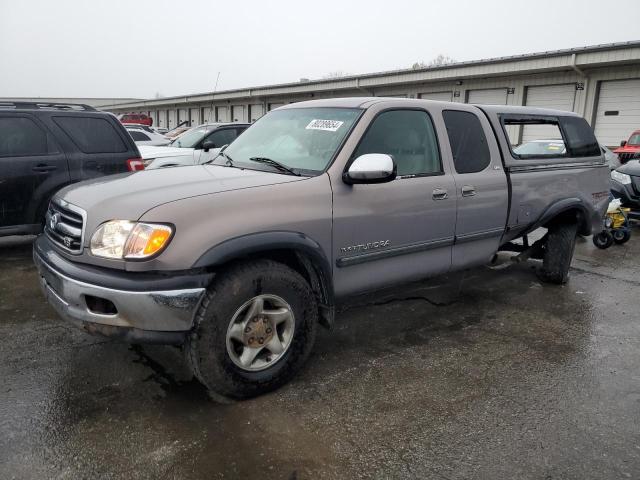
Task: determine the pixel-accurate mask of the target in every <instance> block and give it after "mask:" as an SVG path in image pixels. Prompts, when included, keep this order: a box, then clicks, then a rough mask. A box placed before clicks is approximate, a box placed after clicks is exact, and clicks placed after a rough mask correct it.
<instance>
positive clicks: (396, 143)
mask: <svg viewBox="0 0 640 480" xmlns="http://www.w3.org/2000/svg"><path fill="white" fill-rule="evenodd" d="M366 153H386V154H387V155H391V156H392V157H393V159H394V161H395V162H396V165H397V168H398V176H407V175H431V174H434V173H440V172H442V166H441V163H440V153H439V151H438V141H437V139H436V133H435V130H434V128H433V122H432V121H431V117H429V115H428V114H427V113H426V112H424V111H421V110H391V111H387V112H383V113H381V114H380V115H378V116H377V117H376V118H375V120H374V121H373V123H372V124H371V126H370V127H369V129H368V130H367V132H366V133H365V134H364V137H363V138H362V140H361V141H360V144H359V145H358V147H357V148H356V151H355V152H354V154H353V158H357V157H359V156H360V155H364V154H366Z"/></svg>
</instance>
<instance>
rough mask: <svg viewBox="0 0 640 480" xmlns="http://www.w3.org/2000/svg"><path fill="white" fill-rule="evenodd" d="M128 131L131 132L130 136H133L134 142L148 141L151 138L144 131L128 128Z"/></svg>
mask: <svg viewBox="0 0 640 480" xmlns="http://www.w3.org/2000/svg"><path fill="white" fill-rule="evenodd" d="M129 133H130V134H131V138H133V140H134V141H136V142H148V141H149V140H151V139H150V138H149V137H147V136H146V135H145V134H144V133H142V132H139V131H137V130H130V131H129Z"/></svg>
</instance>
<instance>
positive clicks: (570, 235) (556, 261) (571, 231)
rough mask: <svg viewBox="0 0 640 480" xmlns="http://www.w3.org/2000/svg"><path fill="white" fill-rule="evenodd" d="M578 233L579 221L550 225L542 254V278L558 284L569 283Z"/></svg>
mask: <svg viewBox="0 0 640 480" xmlns="http://www.w3.org/2000/svg"><path fill="white" fill-rule="evenodd" d="M577 233H578V224H577V223H558V224H554V225H551V226H550V227H549V231H548V233H547V241H546V243H545V246H544V254H543V256H542V272H541V277H542V280H544V281H545V282H548V283H555V284H557V285H561V284H564V283H567V280H568V279H569V267H570V266H571V259H572V258H573V250H574V249H575V246H576V235H577Z"/></svg>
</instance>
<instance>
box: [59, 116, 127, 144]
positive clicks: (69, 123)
mask: <svg viewBox="0 0 640 480" xmlns="http://www.w3.org/2000/svg"><path fill="white" fill-rule="evenodd" d="M53 120H54V121H55V122H56V124H58V126H59V127H60V128H62V130H64V131H65V133H66V134H67V135H69V136H70V137H71V140H73V143H75V144H76V145H77V146H78V148H79V149H80V150H82V151H83V152H84V153H122V152H126V151H127V146H126V145H125V143H124V142H123V141H122V138H120V135H118V132H116V130H115V128H113V125H111V124H110V123H109V122H108V121H107V120H105V119H104V118H94V117H77V116H73V117H71V116H69V117H53Z"/></svg>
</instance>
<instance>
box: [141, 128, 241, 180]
mask: <svg viewBox="0 0 640 480" xmlns="http://www.w3.org/2000/svg"><path fill="white" fill-rule="evenodd" d="M250 125H251V124H249V123H207V124H203V125H199V126H197V127H193V128H191V129H190V130H189V131H188V132H185V133H184V134H182V135H180V136H179V137H178V138H176V139H174V140H172V141H171V143H169V145H168V146H167V147H163V148H152V147H145V148H141V149H140V154H141V155H142V158H143V160H144V163H145V165H146V168H148V169H149V168H151V169H153V168H160V167H175V166H182V165H198V164H201V163H205V162H208V161H209V160H211V159H212V158H214V157H215V156H216V155H217V154H218V152H219V151H220V148H222V147H223V146H225V145H229V144H230V143H231V142H233V141H234V140H235V139H236V138H237V137H238V136H239V135H240V134H241V133H242V132H244V131H245V130H246V129H247V128H249V126H250Z"/></svg>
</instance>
